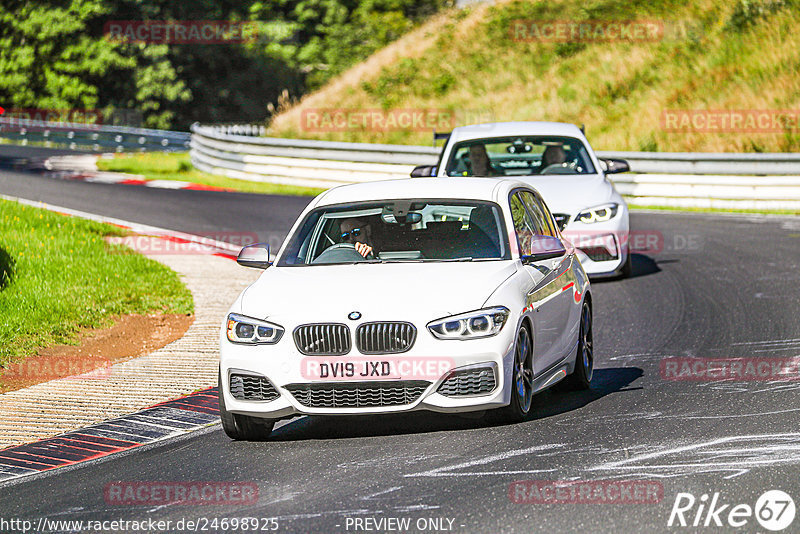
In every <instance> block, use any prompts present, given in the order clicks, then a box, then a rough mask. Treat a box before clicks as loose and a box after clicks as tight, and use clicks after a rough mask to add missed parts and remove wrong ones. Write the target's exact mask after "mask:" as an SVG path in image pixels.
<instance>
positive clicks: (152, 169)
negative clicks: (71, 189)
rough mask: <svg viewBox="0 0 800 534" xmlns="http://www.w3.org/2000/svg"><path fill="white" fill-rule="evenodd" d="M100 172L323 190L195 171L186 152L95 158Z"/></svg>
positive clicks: (279, 191) (246, 189)
mask: <svg viewBox="0 0 800 534" xmlns="http://www.w3.org/2000/svg"><path fill="white" fill-rule="evenodd" d="M97 167H98V168H99V169H100V170H101V171H111V172H125V173H130V174H141V175H142V176H144V177H145V178H146V179H147V180H180V181H184V182H193V183H196V184H202V185H210V186H213V187H222V188H225V189H231V190H233V191H240V192H243V193H263V194H268V195H291V196H316V195H318V194H320V193H321V192H322V191H324V189H317V188H312V187H299V186H294V185H283V184H270V183H265V182H248V181H247V180H236V179H234V178H227V177H224V176H217V175H214V174H208V173H205V172H201V171H198V170H197V169H195V168H194V167H192V163H191V161H189V154H187V153H186V152H172V153H160V152H152V153H150V152H145V153H141V154H115V155H114V157H113V158H110V159H104V158H101V159H100V160H98V161H97Z"/></svg>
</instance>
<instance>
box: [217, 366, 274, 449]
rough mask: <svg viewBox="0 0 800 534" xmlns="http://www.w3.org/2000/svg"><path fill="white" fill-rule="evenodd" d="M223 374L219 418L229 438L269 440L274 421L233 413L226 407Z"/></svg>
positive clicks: (219, 388)
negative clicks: (223, 392)
mask: <svg viewBox="0 0 800 534" xmlns="http://www.w3.org/2000/svg"><path fill="white" fill-rule="evenodd" d="M221 377H222V373H220V380H219V387H218V388H217V389H218V391H217V396H218V399H219V418H220V420H222V430H224V431H225V434H227V435H228V437H229V438H231V439H235V440H241V441H264V440H266V439H267V438H269V435H270V434H271V433H272V428H273V427H274V426H275V421H274V420H273V419H262V418H260V417H250V416H249V415H239V414H235V413H231V412H229V411H228V410H227V408H226V407H225V396H224V395H223V394H222V378H221Z"/></svg>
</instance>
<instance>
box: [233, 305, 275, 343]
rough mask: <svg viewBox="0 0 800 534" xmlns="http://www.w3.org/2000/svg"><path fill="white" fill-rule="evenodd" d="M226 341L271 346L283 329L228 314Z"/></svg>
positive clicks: (242, 316)
mask: <svg viewBox="0 0 800 534" xmlns="http://www.w3.org/2000/svg"><path fill="white" fill-rule="evenodd" d="M227 324H228V326H227V328H226V330H227V331H228V341H231V342H233V343H245V344H250V345H273V344H275V343H277V342H278V341H280V339H281V336H283V327H282V326H279V325H276V324H274V323H270V322H267V321H262V320H260V319H253V318H252V317H246V316H244V315H239V314H236V313H230V314H228V323H227Z"/></svg>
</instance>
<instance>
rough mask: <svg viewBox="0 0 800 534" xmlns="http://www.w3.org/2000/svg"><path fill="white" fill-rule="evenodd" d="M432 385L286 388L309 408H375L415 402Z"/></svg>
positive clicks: (395, 383) (402, 383)
mask: <svg viewBox="0 0 800 534" xmlns="http://www.w3.org/2000/svg"><path fill="white" fill-rule="evenodd" d="M430 385H431V383H430V382H426V381H424V380H403V381H393V382H388V381H387V382H342V383H338V384H289V385H288V386H286V389H287V390H288V391H289V392H290V393H291V394H292V395H293V396H294V398H295V399H297V402H299V403H300V404H302V405H303V406H306V407H307V408H376V407H381V406H403V405H406V404H411V403H413V402H415V401H416V400H417V399H419V398H420V396H421V395H422V394H423V393H424V392H425V390H426V389H428V386H430Z"/></svg>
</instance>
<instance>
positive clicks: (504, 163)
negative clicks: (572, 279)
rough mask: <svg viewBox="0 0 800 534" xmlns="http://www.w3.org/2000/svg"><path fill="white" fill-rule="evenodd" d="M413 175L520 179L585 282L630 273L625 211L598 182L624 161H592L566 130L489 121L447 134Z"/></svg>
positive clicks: (605, 183)
mask: <svg viewBox="0 0 800 534" xmlns="http://www.w3.org/2000/svg"><path fill="white" fill-rule="evenodd" d="M418 169H420V170H417V171H416V174H412V176H420V175H424V176H430V175H431V174H435V175H437V176H441V177H448V176H450V177H452V176H489V177H514V178H516V179H518V180H520V181H523V182H525V183H527V184H528V185H530V186H532V187H534V188H535V189H536V190H537V191H538V192H539V193H541V195H542V196H543V197H544V200H545V201H546V202H547V204H548V206H550V208H551V209H552V210H553V215H554V216H555V219H556V222H557V224H558V225H559V227H560V228H561V230H562V232H563V235H564V236H565V237H567V239H569V240H570V241H572V243H573V244H574V245H575V247H576V248H577V250H578V256H579V257H580V260H581V264H582V265H583V267H584V269H586V272H587V273H588V274H589V276H591V277H593V278H602V277H614V276H620V275H621V276H628V275H630V273H631V256H630V252H629V250H628V239H629V227H630V225H629V222H628V206H627V204H626V203H625V200H624V199H623V198H622V196H621V195H620V194H619V193H618V192H617V191H616V189H614V185H613V184H612V183H611V182H610V181H609V180H608V178H607V177H606V175H607V174H613V173H618V172H625V171H627V170H628V169H629V166H628V163H627V162H626V161H624V160H616V159H600V158H598V157H597V156H596V155H595V153H594V150H592V147H591V145H589V142H588V141H587V140H586V137H585V136H584V135H583V132H582V131H581V130H580V129H578V128H577V127H576V126H575V125H573V124H566V123H561V122H497V123H486V124H476V125H473V126H463V127H459V128H455V129H454V130H453V132H452V133H451V134H450V135H449V138H448V140H447V143H446V144H445V146H444V149H443V151H442V157H441V161H440V163H439V165H438V166H437V167H436V168H432V167H427V166H424V167H418ZM420 171H421V172H420Z"/></svg>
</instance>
